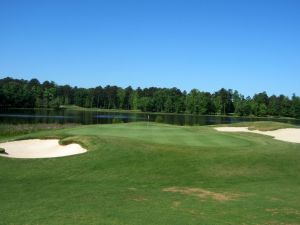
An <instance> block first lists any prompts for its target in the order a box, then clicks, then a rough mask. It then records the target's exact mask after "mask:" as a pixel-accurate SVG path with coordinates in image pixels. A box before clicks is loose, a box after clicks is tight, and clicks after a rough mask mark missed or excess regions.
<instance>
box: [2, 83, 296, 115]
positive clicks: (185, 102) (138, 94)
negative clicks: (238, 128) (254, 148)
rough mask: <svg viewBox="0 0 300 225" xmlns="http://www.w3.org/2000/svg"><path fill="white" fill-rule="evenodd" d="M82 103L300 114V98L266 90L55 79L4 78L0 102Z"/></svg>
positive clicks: (201, 111)
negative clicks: (248, 92)
mask: <svg viewBox="0 0 300 225" xmlns="http://www.w3.org/2000/svg"><path fill="white" fill-rule="evenodd" d="M61 105H76V106H80V107H86V108H100V109H123V110H141V111H143V112H167V113H191V114H201V115H215V114H221V115H227V114H235V115H238V116H250V115H253V116H284V117H295V118H300V97H298V96H296V95H295V94H294V95H293V96H292V97H291V98H290V97H288V96H285V95H279V96H276V95H272V96H268V95H267V93H266V92H262V93H258V94H255V95H254V96H253V97H252V98H251V97H249V96H248V97H245V96H243V95H242V94H240V93H239V92H238V91H233V90H231V89H224V88H222V89H220V90H219V91H216V92H214V93H209V92H205V91H200V90H198V89H192V90H191V91H190V92H186V91H181V90H180V89H178V88H157V87H150V88H143V89H142V88H139V87H138V88H136V89H133V88H132V87H131V86H129V87H126V88H121V87H118V86H110V85H107V86H105V87H102V86H97V87H95V88H79V87H76V86H75V87H71V86H70V85H57V84H56V83H54V82H53V81H45V82H43V83H41V82H39V80H37V79H31V80H23V79H13V78H10V77H7V78H4V79H0V106H1V107H16V108H18V107H20V108H59V107H60V106H61Z"/></svg>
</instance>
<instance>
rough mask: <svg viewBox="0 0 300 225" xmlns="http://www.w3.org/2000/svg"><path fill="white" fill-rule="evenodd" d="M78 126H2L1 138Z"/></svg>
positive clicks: (41, 124) (37, 124)
mask: <svg viewBox="0 0 300 225" xmlns="http://www.w3.org/2000/svg"><path fill="white" fill-rule="evenodd" d="M74 126H77V125H76V124H58V123H35V124H0V137H2V138H4V137H13V136H16V135H20V134H28V133H32V132H37V131H42V130H54V129H63V128H68V127H74Z"/></svg>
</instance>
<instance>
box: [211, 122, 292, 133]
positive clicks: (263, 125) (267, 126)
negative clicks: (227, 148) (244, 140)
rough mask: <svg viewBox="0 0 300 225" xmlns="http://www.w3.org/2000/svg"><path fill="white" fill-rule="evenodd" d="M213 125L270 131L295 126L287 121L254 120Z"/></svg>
mask: <svg viewBox="0 0 300 225" xmlns="http://www.w3.org/2000/svg"><path fill="white" fill-rule="evenodd" d="M214 126H217V127H218V126H225V127H248V128H249V130H260V131H271V130H278V129H283V128H295V127H296V126H295V125H293V124H288V123H279V122H271V121H256V122H241V123H232V124H222V125H214Z"/></svg>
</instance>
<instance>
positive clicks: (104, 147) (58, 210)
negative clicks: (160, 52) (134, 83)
mask: <svg viewBox="0 0 300 225" xmlns="http://www.w3.org/2000/svg"><path fill="white" fill-rule="evenodd" d="M260 126H261V129H270V127H273V126H275V124H274V125H272V124H265V126H266V127H263V125H262V124H260ZM276 126H277V125H276ZM282 126H283V125H282ZM54 136H55V137H58V138H60V139H61V142H62V143H65V144H66V143H72V142H78V143H80V144H82V145H83V146H85V147H87V148H88V150H89V151H88V153H86V154H83V155H78V156H71V157H65V158H56V159H37V160H21V159H8V158H2V157H0V170H1V171H5V172H4V173H1V175H0V218H1V220H0V224H55V225H60V224H64V225H65V224H66V225H67V224H103V225H125V224H126V225H140V224H143V225H150V224H151V225H158V224H166V225H169V224H170V225H182V224H189V225H193V224H195V225H196V224H197V225H198V224H274V225H277V224H278V225H279V224H299V221H300V196H299V192H300V174H299V171H300V145H299V144H292V143H286V142H281V141H277V140H274V139H272V138H271V137H267V136H263V135H257V134H248V133H247V134H245V133H222V132H217V131H215V130H214V129H213V127H211V126H204V127H196V126H195V127H187V126H184V127H180V126H171V125H165V124H157V123H150V124H147V123H125V124H111V125H89V126H78V127H71V128H66V129H60V130H51V131H48V130H43V131H37V132H33V133H30V134H25V135H15V136H13V138H14V139H24V138H37V137H38V138H49V137H54ZM4 139H5V138H3V137H2V136H0V140H4Z"/></svg>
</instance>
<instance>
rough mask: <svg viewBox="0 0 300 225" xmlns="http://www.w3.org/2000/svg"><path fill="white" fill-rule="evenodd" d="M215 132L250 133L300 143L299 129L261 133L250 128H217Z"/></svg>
mask: <svg viewBox="0 0 300 225" xmlns="http://www.w3.org/2000/svg"><path fill="white" fill-rule="evenodd" d="M215 130H217V131H221V132H249V133H255V134H262V135H268V136H272V137H273V138H274V139H276V140H280V141H285V142H291V143H300V129H298V128H284V129H278V130H272V131H259V130H249V129H248V127H216V128H215Z"/></svg>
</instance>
